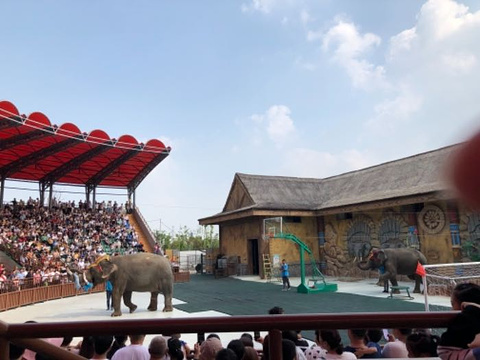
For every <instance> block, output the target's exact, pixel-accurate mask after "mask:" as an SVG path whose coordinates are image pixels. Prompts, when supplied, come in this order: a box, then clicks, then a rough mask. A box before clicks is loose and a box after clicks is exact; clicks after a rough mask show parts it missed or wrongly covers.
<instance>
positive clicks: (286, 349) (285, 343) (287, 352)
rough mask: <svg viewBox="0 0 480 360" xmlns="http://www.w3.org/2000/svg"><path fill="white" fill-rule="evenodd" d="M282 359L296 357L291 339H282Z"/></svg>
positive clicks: (294, 358) (294, 359) (293, 359)
mask: <svg viewBox="0 0 480 360" xmlns="http://www.w3.org/2000/svg"><path fill="white" fill-rule="evenodd" d="M282 359H283V360H296V359H297V350H296V346H295V343H294V342H293V341H292V340H288V339H282Z"/></svg>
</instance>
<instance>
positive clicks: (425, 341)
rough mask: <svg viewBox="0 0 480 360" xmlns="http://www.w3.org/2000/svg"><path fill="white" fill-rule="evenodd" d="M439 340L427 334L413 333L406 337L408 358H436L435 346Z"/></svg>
mask: <svg viewBox="0 0 480 360" xmlns="http://www.w3.org/2000/svg"><path fill="white" fill-rule="evenodd" d="M439 340H440V338H439V337H438V336H436V335H431V334H427V333H414V334H410V335H408V337H407V343H406V344H407V351H408V357H411V358H413V357H415V358H421V357H432V358H433V357H437V356H438V353H437V346H438V342H439Z"/></svg>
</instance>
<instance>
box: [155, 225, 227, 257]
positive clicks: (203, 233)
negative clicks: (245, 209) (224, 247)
mask: <svg viewBox="0 0 480 360" xmlns="http://www.w3.org/2000/svg"><path fill="white" fill-rule="evenodd" d="M172 234H173V231H172V233H167V232H165V231H158V230H157V231H155V232H154V235H155V238H156V240H157V242H158V243H159V244H161V245H162V249H176V250H180V251H182V250H206V249H210V248H218V246H219V239H218V233H217V232H216V231H215V228H214V227H213V226H212V225H209V226H205V227H204V228H202V227H200V226H199V227H198V228H197V229H196V230H195V231H192V230H191V229H189V228H188V227H187V226H181V227H180V229H179V230H178V231H177V232H176V233H175V234H173V237H172Z"/></svg>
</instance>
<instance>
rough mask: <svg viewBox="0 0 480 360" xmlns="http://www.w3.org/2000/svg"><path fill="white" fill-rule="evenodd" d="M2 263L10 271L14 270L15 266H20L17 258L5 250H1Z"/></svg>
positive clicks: (0, 261)
mask: <svg viewBox="0 0 480 360" xmlns="http://www.w3.org/2000/svg"><path fill="white" fill-rule="evenodd" d="M0 264H3V265H4V266H5V268H6V269H7V270H8V271H12V270H13V268H15V267H17V268H18V267H20V265H18V264H17V263H16V262H15V260H13V259H12V258H11V257H10V256H8V255H7V254H6V253H4V252H3V251H0Z"/></svg>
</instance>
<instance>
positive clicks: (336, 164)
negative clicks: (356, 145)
mask: <svg viewBox="0 0 480 360" xmlns="http://www.w3.org/2000/svg"><path fill="white" fill-rule="evenodd" d="M375 163H376V161H375V160H374V159H373V158H372V157H371V156H370V154H369V153H368V152H361V151H359V150H355V149H350V150H346V151H342V152H340V153H338V154H333V153H330V152H324V151H315V150H312V149H306V148H293V149H292V150H291V151H289V152H288V153H286V155H285V160H284V161H283V169H282V172H281V173H282V174H285V175H287V176H299V177H312V178H326V177H329V176H333V175H338V174H341V173H344V172H348V171H353V170H358V169H362V168H365V167H367V166H371V165H373V164H375Z"/></svg>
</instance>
